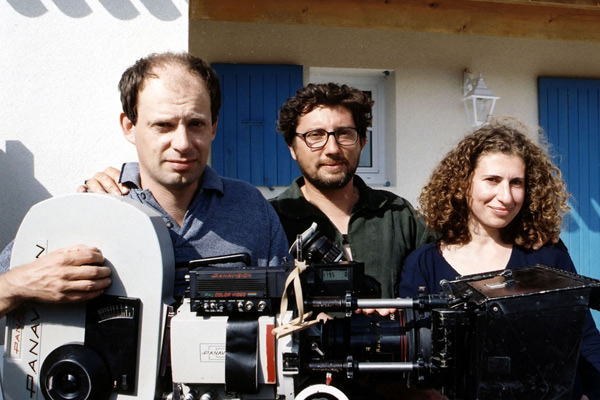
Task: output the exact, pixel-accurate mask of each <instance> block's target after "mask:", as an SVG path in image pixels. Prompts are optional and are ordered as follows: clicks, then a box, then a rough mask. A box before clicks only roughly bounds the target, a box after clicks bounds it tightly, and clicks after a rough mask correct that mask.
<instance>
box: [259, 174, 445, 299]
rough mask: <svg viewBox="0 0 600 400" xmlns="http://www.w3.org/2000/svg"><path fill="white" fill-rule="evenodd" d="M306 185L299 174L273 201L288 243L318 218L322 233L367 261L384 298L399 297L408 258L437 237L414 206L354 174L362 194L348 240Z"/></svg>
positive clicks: (367, 269)
mask: <svg viewBox="0 0 600 400" xmlns="http://www.w3.org/2000/svg"><path fill="white" fill-rule="evenodd" d="M302 185H304V178H303V177H300V178H298V179H296V180H295V181H294V182H293V183H292V184H291V185H290V187H289V188H288V189H287V190H286V191H285V192H283V193H281V194H280V195H279V196H277V197H275V198H274V199H271V200H270V202H271V204H272V205H273V207H274V208H275V211H276V212H277V214H278V215H279V219H280V220H281V224H282V225H283V229H284V230H285V233H286V235H287V238H288V242H289V243H293V242H294V240H296V236H297V235H298V234H300V233H302V232H304V231H305V230H306V229H308V228H309V227H310V225H311V224H312V223H313V222H316V223H317V225H318V228H317V229H318V230H319V232H321V233H322V234H324V235H325V236H326V237H327V238H328V239H329V240H331V241H333V242H334V243H336V244H337V245H338V246H339V247H340V248H342V247H343V243H344V240H346V242H347V243H348V244H349V245H350V249H351V250H352V256H353V258H354V260H355V261H362V262H364V263H365V273H366V274H368V275H371V276H372V277H374V278H375V279H377V280H378V281H379V282H380V283H381V289H382V297H384V298H387V297H394V296H395V295H396V288H397V283H398V282H397V280H398V278H399V277H400V271H401V268H402V264H403V263H404V259H405V258H406V257H407V256H408V254H409V253H410V252H411V251H413V250H415V249H416V248H417V247H419V246H420V245H422V244H424V243H427V242H429V241H432V240H434V238H433V237H432V236H431V235H430V234H429V232H428V231H427V229H426V228H425V224H424V223H423V221H422V220H421V219H419V218H418V217H417V214H416V212H415V210H414V209H413V207H412V205H411V204H410V203H409V202H408V201H406V200H405V199H403V198H402V197H399V196H396V195H395V194H393V193H390V192H387V191H384V190H375V189H372V188H370V187H368V186H367V185H366V184H365V182H364V181H363V180H362V179H361V178H359V177H358V176H356V175H355V176H354V185H355V186H356V187H357V188H358V190H359V196H360V197H359V200H358V202H357V203H356V205H355V206H354V210H353V211H352V215H351V217H350V222H349V227H348V235H346V237H345V238H343V237H342V234H341V233H340V232H339V231H338V230H337V228H336V227H335V226H334V225H333V224H332V223H331V221H330V220H329V218H327V216H326V215H325V214H323V212H322V211H321V210H319V209H318V208H317V207H316V206H314V205H313V204H311V203H309V202H308V201H307V200H306V199H305V198H304V196H303V195H302V192H301V191H300V186H302Z"/></svg>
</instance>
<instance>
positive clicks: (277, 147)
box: [211, 64, 302, 187]
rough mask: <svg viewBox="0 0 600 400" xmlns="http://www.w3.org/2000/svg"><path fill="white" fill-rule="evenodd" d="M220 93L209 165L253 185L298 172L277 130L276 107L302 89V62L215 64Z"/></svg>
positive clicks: (281, 182) (286, 179) (279, 182)
mask: <svg viewBox="0 0 600 400" xmlns="http://www.w3.org/2000/svg"><path fill="white" fill-rule="evenodd" d="M212 67H213V68H214V69H215V71H217V74H218V75H219V80H220V82H221V89H222V92H223V104H222V106H221V112H220V114H219V125H218V127H217V136H216V137H215V140H214V141H213V144H212V150H211V152H212V161H211V165H212V167H213V168H214V169H215V170H216V171H217V172H218V173H219V174H221V175H223V176H227V177H230V178H237V179H242V180H245V181H247V182H250V183H252V184H253V185H256V186H268V187H273V186H287V185H289V184H290V183H291V182H292V180H293V179H294V178H296V177H297V176H298V175H300V172H299V170H298V167H297V165H296V162H295V161H294V160H293V159H292V157H291V156H290V152H289V149H288V147H287V145H286V144H285V141H284V140H283V137H282V136H281V134H278V133H277V117H278V111H279V107H281V105H283V103H285V102H286V101H287V99H288V98H290V97H292V96H294V95H295V94H296V90H298V89H299V88H300V87H302V66H299V65H249V64H213V65H212Z"/></svg>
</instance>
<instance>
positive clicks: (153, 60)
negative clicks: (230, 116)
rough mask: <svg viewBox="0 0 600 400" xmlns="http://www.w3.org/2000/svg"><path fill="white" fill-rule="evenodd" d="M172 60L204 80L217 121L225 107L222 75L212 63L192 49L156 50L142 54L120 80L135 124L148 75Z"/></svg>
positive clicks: (127, 110) (123, 98)
mask: <svg viewBox="0 0 600 400" xmlns="http://www.w3.org/2000/svg"><path fill="white" fill-rule="evenodd" d="M169 64H176V65H181V66H183V67H184V68H187V69H188V70H189V71H190V72H191V73H192V74H195V75H197V76H198V77H199V78H200V79H202V80H203V81H204V83H205V84H206V88H207V89H208V92H209V95H210V112H211V118H212V123H213V124H214V123H215V122H216V121H217V118H218V117H219V108H221V87H220V85H219V78H218V77H217V74H216V73H215V71H214V70H213V69H212V68H211V67H210V65H208V64H207V63H206V62H204V61H203V60H202V59H200V58H198V57H194V56H192V55H191V54H189V53H170V52H167V53H153V54H150V55H149V56H147V57H144V58H140V59H139V60H137V61H136V62H135V64H133V65H132V66H131V67H129V68H127V70H125V72H123V75H122V76H121V80H120V81H119V92H121V104H122V106H123V112H124V113H125V115H127V118H129V120H130V121H131V123H132V124H134V125H135V124H136V123H137V116H138V115H137V105H138V104H137V102H138V95H139V93H140V91H141V90H142V89H143V88H144V82H145V80H146V79H147V78H148V77H156V74H155V73H154V69H155V68H157V67H165V66H167V65H169Z"/></svg>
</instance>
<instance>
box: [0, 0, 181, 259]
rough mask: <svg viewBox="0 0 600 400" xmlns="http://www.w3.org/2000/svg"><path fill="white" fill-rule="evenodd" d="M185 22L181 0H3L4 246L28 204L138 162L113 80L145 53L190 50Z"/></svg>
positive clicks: (0, 223)
mask: <svg viewBox="0 0 600 400" xmlns="http://www.w3.org/2000/svg"><path fill="white" fill-rule="evenodd" d="M188 26H189V19H188V1H187V0H154V1H149V0H120V1H87V2H86V1H56V0H28V1H22V0H6V1H1V2H0V38H2V41H1V44H0V71H1V73H0V110H2V111H1V112H2V124H1V125H0V247H4V245H6V244H7V243H8V242H9V241H10V239H11V238H12V237H13V236H14V234H15V233H16V230H17V227H18V223H19V222H20V220H21V219H22V217H23V215H24V214H25V213H26V211H27V210H28V209H29V207H30V206H31V205H32V204H34V203H36V202H38V201H40V200H42V199H44V198H47V197H50V196H51V195H60V194H65V193H70V192H73V191H74V190H75V187H76V186H77V185H78V184H80V183H82V182H83V180H84V179H85V178H87V177H90V176H91V174H93V172H94V171H97V170H99V169H101V168H104V166H108V165H114V166H119V165H120V164H121V163H122V162H123V161H126V160H132V159H135V151H134V148H133V146H132V145H130V144H129V143H128V142H126V141H125V139H124V138H123V137H122V134H121V131H120V128H119V125H118V121H119V119H118V116H119V113H120V102H119V95H118V90H117V83H118V81H119V78H120V76H121V73H122V72H123V71H124V70H125V68H127V67H128V66H129V65H131V64H133V63H134V62H135V60H136V59H138V58H140V57H142V56H144V55H147V54H149V53H151V52H159V51H166V50H173V51H183V50H188V33H189V29H188ZM73 217H74V218H78V217H81V216H76V215H74V216H73Z"/></svg>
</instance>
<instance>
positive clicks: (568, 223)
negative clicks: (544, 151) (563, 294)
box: [539, 78, 600, 323]
mask: <svg viewBox="0 0 600 400" xmlns="http://www.w3.org/2000/svg"><path fill="white" fill-rule="evenodd" d="M599 99H600V80H590V79H557V78H540V79H539V115H540V125H541V126H542V128H543V129H544V130H545V132H546V133H547V135H548V141H549V142H550V144H551V146H552V147H551V149H550V150H551V153H553V154H556V155H558V158H557V159H556V160H555V162H556V164H557V165H558V166H559V167H560V169H561V171H562V173H563V175H564V179H565V181H566V182H567V189H568V190H569V192H570V193H571V194H572V198H571V201H570V202H569V205H570V206H571V212H570V214H569V216H568V217H567V219H566V220H565V223H564V228H563V232H562V234H561V238H562V239H563V241H564V242H565V244H566V245H567V247H568V248H569V252H570V254H571V257H572V258H573V261H574V263H575V267H576V268H577V271H578V272H579V273H580V274H582V275H586V276H591V277H594V278H600V180H599V175H600V158H599V153H600V141H599V137H600V102H599ZM595 318H596V321H597V322H596V323H598V321H600V318H598V314H596V315H595Z"/></svg>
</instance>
